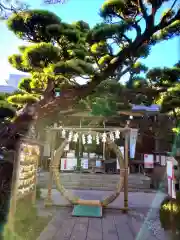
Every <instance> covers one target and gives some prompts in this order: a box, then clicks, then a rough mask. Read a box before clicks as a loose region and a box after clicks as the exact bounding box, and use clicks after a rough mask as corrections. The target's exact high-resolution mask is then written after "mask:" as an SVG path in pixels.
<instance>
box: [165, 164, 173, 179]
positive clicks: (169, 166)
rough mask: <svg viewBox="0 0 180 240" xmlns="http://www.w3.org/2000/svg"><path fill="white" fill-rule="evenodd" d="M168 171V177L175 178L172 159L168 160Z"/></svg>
mask: <svg viewBox="0 0 180 240" xmlns="http://www.w3.org/2000/svg"><path fill="white" fill-rule="evenodd" d="M166 173H167V177H168V178H171V179H173V178H174V176H173V175H174V173H173V163H172V161H167V165H166Z"/></svg>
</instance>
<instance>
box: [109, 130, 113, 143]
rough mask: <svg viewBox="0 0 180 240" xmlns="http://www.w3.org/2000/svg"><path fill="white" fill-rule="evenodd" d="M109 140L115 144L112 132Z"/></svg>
mask: <svg viewBox="0 0 180 240" xmlns="http://www.w3.org/2000/svg"><path fill="white" fill-rule="evenodd" d="M109 138H110V140H111V141H113V142H114V134H113V133H112V132H110V134H109Z"/></svg>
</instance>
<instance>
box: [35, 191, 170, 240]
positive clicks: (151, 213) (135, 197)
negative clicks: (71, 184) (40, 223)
mask: <svg viewBox="0 0 180 240" xmlns="http://www.w3.org/2000/svg"><path fill="white" fill-rule="evenodd" d="M76 193H78V195H79V196H81V197H83V198H85V199H101V198H102V197H104V195H105V194H106V195H107V192H103V191H102V192H101V191H87V192H86V191H76ZM42 195H44V197H45V195H46V190H43V193H42ZM163 199H164V194H163V193H157V194H153V193H152V194H150V193H148V194H147V193H129V206H130V208H132V210H131V211H130V212H129V213H128V214H122V212H121V211H120V210H115V209H106V210H104V212H103V218H101V219H100V218H88V217H84V218H81V217H72V216H71V213H72V208H71V207H69V208H58V207H56V214H55V216H54V218H53V219H52V220H51V221H50V223H49V224H48V226H47V227H46V228H45V229H44V231H43V232H42V233H41V235H40V236H39V238H38V240H166V239H168V238H167V236H166V234H165V233H164V231H163V229H162V228H161V226H160V222H159V205H160V203H161V201H162V200H163ZM53 201H55V202H56V204H58V203H60V202H62V196H60V194H59V193H57V191H56V192H55V190H54V192H53ZM113 204H114V203H113ZM113 204H112V205H111V207H113V206H114V207H119V208H120V207H122V206H123V194H121V196H120V197H119V198H118V199H116V201H115V204H114V205H113Z"/></svg>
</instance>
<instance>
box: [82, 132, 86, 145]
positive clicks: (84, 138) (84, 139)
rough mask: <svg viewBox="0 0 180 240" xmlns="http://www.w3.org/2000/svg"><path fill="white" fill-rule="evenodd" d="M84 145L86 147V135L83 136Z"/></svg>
mask: <svg viewBox="0 0 180 240" xmlns="http://www.w3.org/2000/svg"><path fill="white" fill-rule="evenodd" d="M82 144H83V145H85V144H86V137H85V135H84V134H83V135H82Z"/></svg>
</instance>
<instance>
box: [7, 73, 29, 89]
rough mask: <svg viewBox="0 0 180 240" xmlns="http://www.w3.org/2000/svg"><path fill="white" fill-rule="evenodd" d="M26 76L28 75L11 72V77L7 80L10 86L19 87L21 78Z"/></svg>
mask: <svg viewBox="0 0 180 240" xmlns="http://www.w3.org/2000/svg"><path fill="white" fill-rule="evenodd" d="M24 77H28V75H25V74H24V75H23V74H13V73H10V74H9V78H8V79H7V80H6V82H7V84H8V85H9V86H13V87H14V88H16V89H17V87H18V84H19V82H20V80H21V79H22V78H24Z"/></svg>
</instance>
